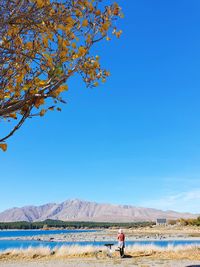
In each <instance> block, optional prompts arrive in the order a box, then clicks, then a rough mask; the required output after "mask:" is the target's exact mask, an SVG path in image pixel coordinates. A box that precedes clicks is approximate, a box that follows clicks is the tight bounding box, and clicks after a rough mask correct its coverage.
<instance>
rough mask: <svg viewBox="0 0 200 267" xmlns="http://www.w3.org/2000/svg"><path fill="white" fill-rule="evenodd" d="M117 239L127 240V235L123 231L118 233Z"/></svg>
mask: <svg viewBox="0 0 200 267" xmlns="http://www.w3.org/2000/svg"><path fill="white" fill-rule="evenodd" d="M117 239H118V240H119V241H123V242H124V241H125V235H124V234H123V233H121V234H118V237H117Z"/></svg>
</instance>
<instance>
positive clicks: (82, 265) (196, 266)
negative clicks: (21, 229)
mask: <svg viewBox="0 0 200 267" xmlns="http://www.w3.org/2000/svg"><path fill="white" fill-rule="evenodd" d="M0 266H1V267H111V266H117V267H132V266H133V267H134V266H139V267H151V266H156V267H158V266H161V267H189V266H190V267H200V261H189V260H181V261H177V260H151V259H118V260H112V259H108V260H105V259H104V260H96V259H82V258H80V259H65V260H48V261H47V260H43V261H42V260H40V261H38V260H37V261H8V262H0Z"/></svg>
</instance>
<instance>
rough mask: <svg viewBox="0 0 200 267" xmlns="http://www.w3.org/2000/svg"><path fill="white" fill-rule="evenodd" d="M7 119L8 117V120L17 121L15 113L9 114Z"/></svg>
mask: <svg viewBox="0 0 200 267" xmlns="http://www.w3.org/2000/svg"><path fill="white" fill-rule="evenodd" d="M9 117H10V118H13V119H15V120H16V119H17V115H16V113H10V114H9Z"/></svg>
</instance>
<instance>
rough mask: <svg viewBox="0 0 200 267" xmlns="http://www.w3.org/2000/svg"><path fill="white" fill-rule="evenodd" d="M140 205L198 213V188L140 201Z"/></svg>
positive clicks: (199, 207) (199, 194)
mask: <svg viewBox="0 0 200 267" xmlns="http://www.w3.org/2000/svg"><path fill="white" fill-rule="evenodd" d="M140 205H142V206H146V207H150V208H157V209H162V210H175V211H180V212H192V213H198V214H200V188H198V189H194V190H191V191H187V192H179V193H177V194H172V195H168V196H165V197H163V198H160V199H159V198H158V199H152V200H148V201H145V202H142V203H140Z"/></svg>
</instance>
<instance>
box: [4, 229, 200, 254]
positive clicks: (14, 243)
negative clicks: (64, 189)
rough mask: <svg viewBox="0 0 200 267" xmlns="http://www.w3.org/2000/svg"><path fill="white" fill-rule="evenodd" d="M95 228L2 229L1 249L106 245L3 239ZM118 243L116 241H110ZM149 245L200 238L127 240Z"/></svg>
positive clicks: (196, 242)
mask: <svg viewBox="0 0 200 267" xmlns="http://www.w3.org/2000/svg"><path fill="white" fill-rule="evenodd" d="M91 231H93V230H50V231H44V230H28V231H0V250H1V251H4V250H6V249H14V248H28V247H40V246H42V247H49V248H51V249H53V248H55V247H61V246H63V245H66V246H71V245H80V246H86V245H92V246H104V244H105V243H106V242H105V241H101V242H95V241H94V242H91V241H90V242H86V241H83V242H54V241H51V242H49V241H28V240H27V241H26V240H23V241H21V240H2V238H5V237H6V238H12V237H19V238H20V237H21V236H23V237H25V236H37V235H38V236H39V235H50V234H51V235H53V234H63V233H64V234H68V233H74V234H75V233H80V232H91ZM108 243H113V244H116V245H117V242H116V241H113V242H108ZM135 244H137V245H149V244H153V245H156V246H159V247H167V246H169V245H172V246H179V245H199V246H200V240H170V241H168V240H156V241H150V240H148V241H127V242H126V245H135Z"/></svg>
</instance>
